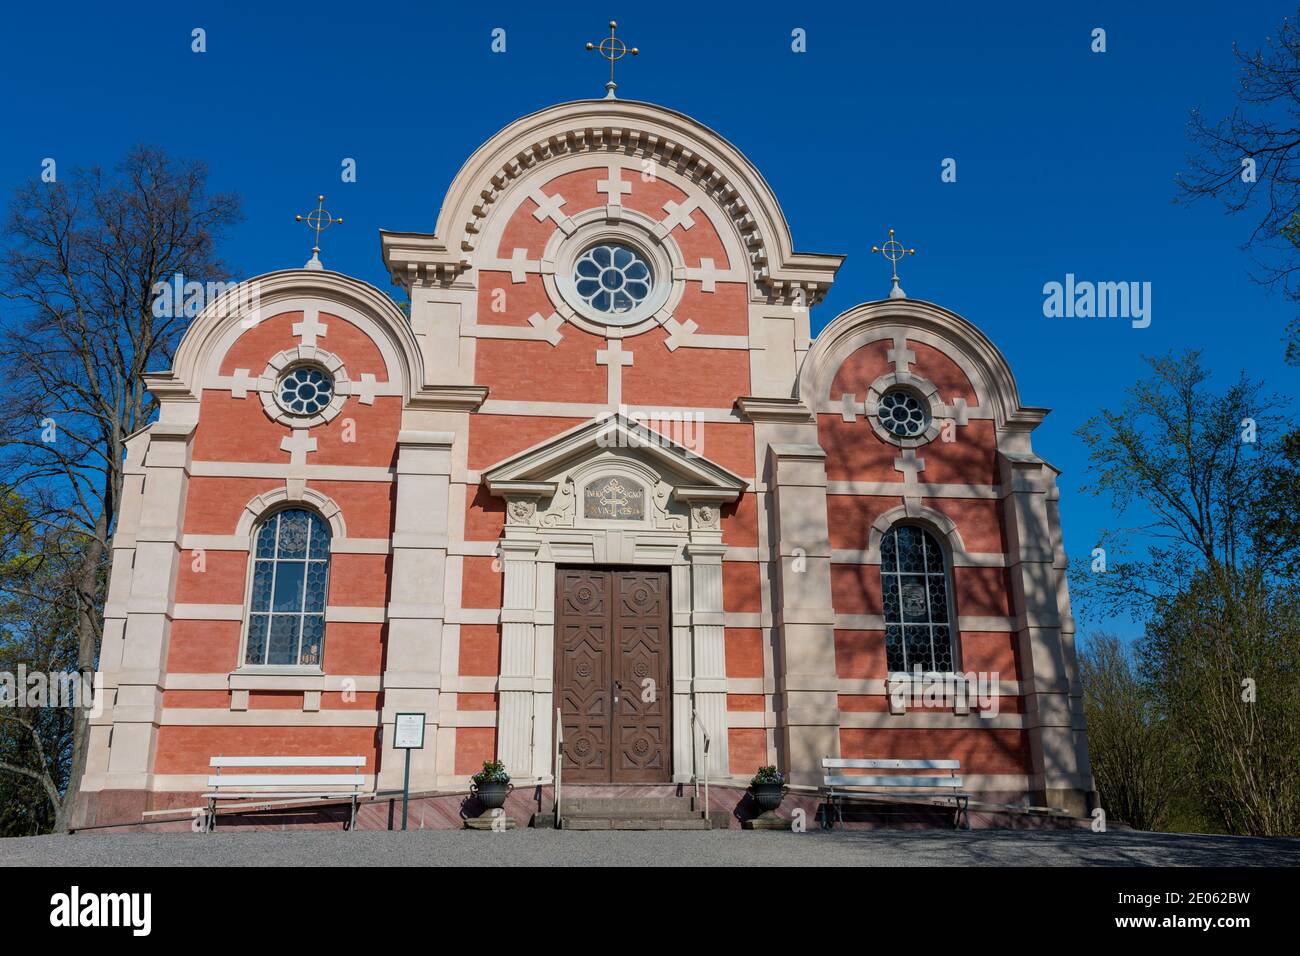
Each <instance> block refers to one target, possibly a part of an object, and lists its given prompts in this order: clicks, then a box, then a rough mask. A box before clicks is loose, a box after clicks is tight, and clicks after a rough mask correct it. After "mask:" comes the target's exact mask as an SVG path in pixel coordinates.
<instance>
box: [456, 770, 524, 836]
mask: <svg viewBox="0 0 1300 956" xmlns="http://www.w3.org/2000/svg"><path fill="white" fill-rule="evenodd" d="M514 788H515V786H514V784H512V783H511V782H510V774H508V773H506V768H505V764H503V763H502V762H501V761H500V760H485V761H483V769H482V770H480V771H479V772H478V773H476V774H474V776H472V777H471V778H470V787H469V792H470V793H471V794H473V795H474V799H476V800H477V801H478V805H479V806H480V807H482V808H483V812H482V813H481V814H479V815H478V816H477V817H468V818H467V819H466V820H465V826H466V827H468V828H469V829H471V830H499V829H505V830H510V829H513V828H514V826H515V822H514V821H513V820H511V819H510V818H509V817H508V816H506V814H505V811H504V810H502V809H501V808H502V807H504V806H505V805H506V797H508V796H510V791H512V790H514Z"/></svg>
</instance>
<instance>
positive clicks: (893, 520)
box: [866, 502, 969, 566]
mask: <svg viewBox="0 0 1300 956" xmlns="http://www.w3.org/2000/svg"><path fill="white" fill-rule="evenodd" d="M900 523H904V524H916V525H921V526H922V527H924V528H927V529H928V530H930V531H933V532H934V533H935V534H937V535H938V536H939V537H940V538H941V539H942V540H943V541H944V542H945V543H946V545H947V548H948V558H949V562H950V564H949V566H951V565H952V564H953V563H956V561H957V560H958V559H960V560H962V561H965V560H966V559H967V558H968V557H969V556H968V555H967V553H966V544H965V542H963V541H962V538H961V532H960V531H958V530H957V525H956V523H955V522H954V521H953V520H952V519H951V518H949V517H948V516H947V515H945V514H943V513H942V512H940V511H936V510H935V509H934V508H930V507H927V506H925V505H922V504H918V503H915V502H907V503H905V504H902V505H899V506H898V507H896V508H890V509H889V510H888V511H885V512H882V513H881V514H880V515H879V516H877V518H876V520H875V521H873V522H872V523H871V536H870V539H869V540H868V543H867V546H868V551H867V556H868V559H867V562H866V563H867V564H879V563H880V542H881V539H882V538H884V536H885V533H886V532H887V531H889V529H890V528H892V527H894V526H896V525H898V524H900Z"/></svg>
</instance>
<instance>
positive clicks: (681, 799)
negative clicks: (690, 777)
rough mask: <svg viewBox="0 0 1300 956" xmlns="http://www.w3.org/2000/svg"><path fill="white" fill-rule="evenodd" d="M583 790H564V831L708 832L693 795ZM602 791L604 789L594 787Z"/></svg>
mask: <svg viewBox="0 0 1300 956" xmlns="http://www.w3.org/2000/svg"><path fill="white" fill-rule="evenodd" d="M583 789H584V788H582V787H573V788H572V789H570V788H569V787H565V788H564V796H563V801H562V803H561V806H560V812H561V824H560V825H561V827H562V828H563V829H565V830H707V829H709V821H708V820H706V819H705V818H704V811H703V809H701V808H699V807H698V806H697V804H696V800H695V798H694V797H693V796H676V795H674V794H673V793H672V792H671V791H668V792H666V793H663V794H654V795H650V796H624V797H610V796H598V795H592V796H587V795H585V794H584V793H583ZM592 789H593V790H595V791H597V792H599V790H601V789H603V788H592Z"/></svg>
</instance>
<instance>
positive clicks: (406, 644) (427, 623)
mask: <svg viewBox="0 0 1300 956" xmlns="http://www.w3.org/2000/svg"><path fill="white" fill-rule="evenodd" d="M454 441H455V435H454V434H453V433H452V432H437V431H415V430H407V429H403V430H402V431H401V432H400V433H399V434H398V439H397V469H396V478H395V480H396V483H397V489H396V491H397V502H396V508H395V510H394V517H393V566H392V578H391V591H390V596H389V604H388V611H387V617H388V653H387V657H386V660H385V666H384V676H383V688H384V709H383V714H382V718H381V719H382V721H383V740H384V743H383V758H382V761H381V763H380V772H379V779H378V784H377V785H378V787H379V789H381V790H397V789H400V788H401V786H402V776H403V772H404V764H405V754H403V753H400V752H398V751H397V750H395V749H394V748H393V724H394V721H395V715H396V714H399V713H424V714H426V715H427V716H426V718H425V722H426V727H425V735H424V737H425V746H424V749H423V750H416V751H413V752H412V753H411V789H412V790H416V791H419V790H433V789H435V787H436V785H437V756H438V751H437V746H436V741H437V732H438V695H439V693H440V691H441V688H442V629H443V621H444V618H445V612H444V609H443V606H442V595H443V591H444V584H443V581H444V577H445V575H446V568H447V520H448V515H447V510H448V493H449V488H450V481H451V449H452V444H453V442H454Z"/></svg>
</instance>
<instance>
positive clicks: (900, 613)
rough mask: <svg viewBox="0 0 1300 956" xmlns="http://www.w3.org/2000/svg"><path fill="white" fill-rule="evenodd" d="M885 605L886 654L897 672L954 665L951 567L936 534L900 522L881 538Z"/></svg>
mask: <svg viewBox="0 0 1300 956" xmlns="http://www.w3.org/2000/svg"><path fill="white" fill-rule="evenodd" d="M880 579H881V586H882V590H883V591H884V603H885V658H886V662H887V664H888V667H889V670H890V672H891V673H893V672H898V671H908V672H911V671H912V670H914V669H915V668H916V667H920V668H921V669H922V670H923V671H939V672H950V671H952V669H953V631H952V621H950V620H949V614H948V569H947V565H946V563H945V560H944V555H943V550H942V549H941V548H940V547H939V542H938V540H937V539H936V538H935V536H934V535H932V534H931V533H930V532H928V531H926V530H925V529H924V528H919V527H917V526H916V525H910V524H904V525H895V526H894V527H893V528H890V529H889V530H888V531H887V532H885V536H884V538H883V539H882V540H881V542H880Z"/></svg>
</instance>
